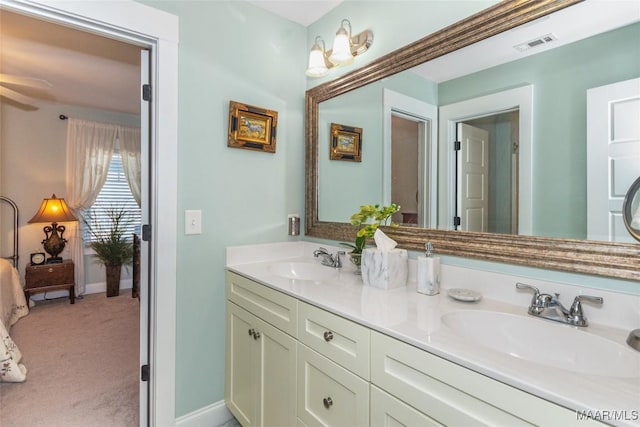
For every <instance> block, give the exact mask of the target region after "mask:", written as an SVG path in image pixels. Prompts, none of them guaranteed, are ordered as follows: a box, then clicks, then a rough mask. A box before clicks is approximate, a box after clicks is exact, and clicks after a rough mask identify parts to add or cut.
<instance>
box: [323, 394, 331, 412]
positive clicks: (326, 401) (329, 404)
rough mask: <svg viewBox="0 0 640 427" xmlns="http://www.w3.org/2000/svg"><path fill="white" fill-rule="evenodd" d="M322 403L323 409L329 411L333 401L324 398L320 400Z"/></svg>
mask: <svg viewBox="0 0 640 427" xmlns="http://www.w3.org/2000/svg"><path fill="white" fill-rule="evenodd" d="M322 403H323V404H324V407H325V408H326V409H329V408H330V407H331V405H333V400H331V398H330V397H325V398H324V399H322Z"/></svg>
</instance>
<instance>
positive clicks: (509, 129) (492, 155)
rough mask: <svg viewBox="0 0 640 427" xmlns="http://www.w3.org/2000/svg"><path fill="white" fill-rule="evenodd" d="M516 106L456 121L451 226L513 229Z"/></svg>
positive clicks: (515, 231) (494, 230)
mask: <svg viewBox="0 0 640 427" xmlns="http://www.w3.org/2000/svg"><path fill="white" fill-rule="evenodd" d="M518 128H519V111H518V109H514V110H512V111H506V112H500V113H497V114H491V115H487V116H483V117H478V118H469V119H466V120H464V121H461V122H459V123H458V124H457V126H456V130H457V141H460V144H459V145H457V146H456V149H457V155H456V171H457V172H456V221H455V223H454V226H455V227H457V228H456V229H460V230H464V231H480V232H485V233H502V234H518V163H519V159H518V156H519V154H518V153H519V143H518V134H519V129H518Z"/></svg>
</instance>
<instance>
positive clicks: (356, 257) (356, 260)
mask: <svg viewBox="0 0 640 427" xmlns="http://www.w3.org/2000/svg"><path fill="white" fill-rule="evenodd" d="M349 261H351V263H352V264H353V265H354V266H355V268H356V269H355V274H362V270H361V266H360V264H361V263H362V254H361V253H360V254H354V253H353V252H351V253H349Z"/></svg>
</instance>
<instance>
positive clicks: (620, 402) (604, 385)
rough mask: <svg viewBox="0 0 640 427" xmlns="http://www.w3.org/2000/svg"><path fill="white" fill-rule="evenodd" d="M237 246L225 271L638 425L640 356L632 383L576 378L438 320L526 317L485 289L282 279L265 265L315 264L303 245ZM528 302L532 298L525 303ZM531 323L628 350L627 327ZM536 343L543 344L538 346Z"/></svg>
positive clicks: (563, 401) (346, 275)
mask: <svg viewBox="0 0 640 427" xmlns="http://www.w3.org/2000/svg"><path fill="white" fill-rule="evenodd" d="M316 246H317V245H316ZM236 249H238V248H230V250H228V251H227V268H228V269H229V270H230V271H233V272H235V273H238V274H240V275H242V276H245V277H247V278H250V279H252V280H255V281H257V282H259V283H261V284H263V285H265V286H268V287H270V288H273V289H276V290H279V291H282V292H284V293H286V294H288V295H291V296H293V297H295V298H297V299H299V300H301V301H305V302H308V303H310V304H313V305H315V306H317V307H320V308H323V309H325V310H328V311H330V312H332V313H334V314H337V315H340V316H342V317H345V318H347V319H351V320H353V321H355V322H358V323H360V324H362V325H365V326H367V327H369V328H371V329H374V330H377V331H379V332H381V333H384V334H386V335H389V336H392V337H394V338H397V339H399V340H401V341H404V342H406V343H408V344H411V345H414V346H416V347H419V348H421V349H423V350H426V351H428V352H430V353H432V354H435V355H438V356H441V357H443V358H445V359H447V360H450V361H452V362H454V363H457V364H459V365H462V366H465V367H467V368H469V369H472V370H473V371H476V372H479V373H481V374H484V375H487V376H489V377H491V378H493V379H496V380H498V381H501V382H503V383H505V384H509V385H511V386H513V387H516V388H518V389H521V390H523V391H526V392H529V393H531V394H533V395H536V396H538V397H541V398H544V399H547V400H549V401H552V402H555V403H557V404H559V405H562V406H564V407H567V408H569V409H573V410H579V411H583V410H584V411H587V412H588V413H591V414H595V416H600V415H601V414H602V412H603V411H609V412H613V413H615V416H614V417H612V416H606V417H605V418H604V421H605V422H607V423H611V424H614V425H625V426H626V425H636V426H637V425H640V419H639V417H640V414H639V411H640V353H638V365H637V367H638V369H637V371H636V375H635V376H634V377H631V378H620V377H605V376H597V375H592V374H585V373H576V372H572V371H569V370H564V369H559V368H555V367H551V366H547V365H542V364H538V363H534V362H531V361H527V360H524V359H520V358H517V357H513V356H510V355H508V354H506V353H502V352H499V351H496V350H492V349H490V348H489V347H485V346H482V345H479V344H477V343H473V342H472V341H470V340H469V339H465V338H464V337H462V336H460V335H458V334H456V333H455V332H453V331H452V330H450V329H449V328H448V327H446V326H445V325H443V324H442V322H441V316H442V315H444V314H446V313H448V312H453V311H462V310H485V311H498V312H503V313H509V314H511V315H515V316H523V317H530V316H528V315H527V311H526V310H527V305H526V304H523V305H515V304H511V303H508V302H504V301H500V300H498V299H492V298H490V297H488V293H485V292H483V293H484V297H483V298H482V299H481V300H480V301H478V302H472V303H469V302H460V301H455V300H453V299H451V298H450V297H448V296H447V295H446V292H447V286H446V285H445V284H443V289H442V290H441V293H440V294H439V295H436V296H426V295H422V294H419V293H417V292H416V287H415V284H413V283H411V282H409V283H408V285H407V287H406V288H404V287H403V288H398V289H393V290H388V291H385V290H380V289H375V288H372V287H369V286H364V285H363V283H362V281H361V279H360V277H359V276H357V275H355V274H353V272H352V271H344V270H343V271H341V272H340V273H339V275H338V276H337V278H335V279H332V280H327V281H324V282H313V281H308V280H293V279H286V278H283V277H280V276H278V275H275V274H273V273H271V271H270V268H269V266H270V265H272V263H273V262H274V261H276V260H277V261H285V260H286V261H306V262H309V261H310V260H313V258H311V257H310V256H309V254H308V253H306V252H308V250H307V248H306V247H305V249H304V250H302V251H300V250H298V251H297V252H294V253H297V256H291V255H292V252H291V251H288V250H285V251H282V252H280V251H278V250H275V251H274V250H271V251H269V255H268V256H266V257H265V256H261V255H259V254H258V252H260V251H258V252H256V253H255V254H252V253H251V251H249V252H247V251H244V252H242V255H240V256H239V255H238V254H239V253H240V252H238V251H236ZM271 249H273V248H271ZM263 255H264V254H263ZM267 258H268V259H267ZM251 260H257V261H256V262H251ZM410 277H411V275H410ZM443 282H445V280H444V279H443ZM452 287H455V286H452ZM529 299H530V295H529V296H528V298H527V301H528V300H529ZM535 320H539V321H541V322H546V323H548V326H549V327H550V328H574V329H577V330H576V333H589V334H595V335H599V336H602V337H605V338H607V339H609V340H613V341H615V342H617V343H620V344H622V345H623V346H626V344H625V340H626V337H627V334H628V330H625V329H621V328H615V327H611V326H605V325H601V324H597V323H593V322H591V325H590V326H588V327H587V328H575V327H571V326H568V325H563V324H560V323H554V322H550V321H546V320H542V319H535ZM538 344H539V345H540V346H541V347H544V345H545V343H544V342H541V343H538ZM625 350H626V349H625ZM541 351H544V350H541ZM612 418H619V419H618V420H614V419H612ZM601 420H603V419H601Z"/></svg>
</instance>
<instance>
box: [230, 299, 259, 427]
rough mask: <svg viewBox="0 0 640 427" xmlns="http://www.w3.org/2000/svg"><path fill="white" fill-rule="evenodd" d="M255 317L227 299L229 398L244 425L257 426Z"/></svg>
mask: <svg viewBox="0 0 640 427" xmlns="http://www.w3.org/2000/svg"><path fill="white" fill-rule="evenodd" d="M254 321H255V316H253V315H251V314H250V313H249V312H247V311H245V310H243V309H241V308H240V307H238V306H237V305H235V304H233V303H230V302H228V301H227V331H226V365H227V366H226V369H225V400H226V402H227V407H228V408H229V410H230V411H231V413H232V414H233V416H234V417H236V418H237V419H238V421H240V424H242V425H243V426H244V427H250V426H255V425H257V424H256V416H257V402H258V383H257V380H258V375H257V374H258V363H257V361H258V358H257V351H258V350H259V347H258V346H257V345H256V343H255V339H254V338H253V335H252V333H251V331H254V330H255V328H254V326H253V322H254Z"/></svg>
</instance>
